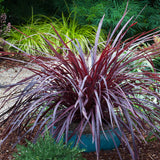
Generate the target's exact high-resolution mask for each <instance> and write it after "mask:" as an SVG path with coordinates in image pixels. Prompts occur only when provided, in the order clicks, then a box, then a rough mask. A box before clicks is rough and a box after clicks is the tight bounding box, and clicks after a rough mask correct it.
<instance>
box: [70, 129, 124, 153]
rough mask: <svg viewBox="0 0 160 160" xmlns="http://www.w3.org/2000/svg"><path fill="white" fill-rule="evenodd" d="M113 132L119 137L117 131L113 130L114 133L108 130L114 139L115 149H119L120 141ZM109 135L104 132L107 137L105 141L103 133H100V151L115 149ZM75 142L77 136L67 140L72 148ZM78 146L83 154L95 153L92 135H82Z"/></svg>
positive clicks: (107, 132)
mask: <svg viewBox="0 0 160 160" xmlns="http://www.w3.org/2000/svg"><path fill="white" fill-rule="evenodd" d="M114 132H117V134H119V135H120V132H119V129H118V128H115V129H114V131H113V130H110V133H111V135H112V137H113V138H114V141H115V143H116V145H117V147H119V145H120V143H121V142H120V139H119V138H118V137H117V135H116V134H115V133H114ZM110 133H109V131H108V130H106V131H105V134H106V137H107V139H106V138H105V136H104V134H103V132H102V131H101V133H100V150H111V149H114V148H115V145H114V142H113V140H112V137H111V135H110ZM76 140H77V135H74V136H73V137H72V138H71V139H70V140H69V143H72V144H73V146H74V144H75V142H76ZM78 146H79V148H80V149H84V150H85V152H95V151H96V148H95V143H92V134H82V136H81V140H80V142H79V144H78Z"/></svg>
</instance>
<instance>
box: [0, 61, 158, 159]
mask: <svg viewBox="0 0 160 160" xmlns="http://www.w3.org/2000/svg"><path fill="white" fill-rule="evenodd" d="M10 66H11V67H14V66H17V64H16V62H12V64H11V62H10V61H9V60H3V61H0V68H2V67H4V68H7V67H10ZM5 127H6V126H5V125H4V126H1V127H0V137H1V134H2V133H3V131H4V128H5ZM33 135H34V133H32V134H30V135H27V136H26V137H25V138H26V139H28V140H31V139H32V138H33ZM128 137H129V138H130V135H129V134H128ZM16 139H17V132H16V131H15V132H14V133H13V134H12V135H10V136H9V137H8V139H7V140H6V141H5V142H4V143H3V145H2V146H1V148H0V160H12V159H13V157H12V154H13V152H16V151H17V150H16V148H13V147H12V146H13V144H14V143H15V142H16ZM20 144H21V145H26V143H25V141H24V140H23V141H21V142H20ZM138 149H139V157H140V160H160V141H159V140H154V141H150V142H148V143H147V144H145V143H142V144H139V145H138ZM119 151H120V154H121V156H122V159H123V160H131V159H132V158H131V156H130V154H129V152H128V150H127V149H126V148H125V147H124V146H122V145H120V147H119ZM82 155H83V157H84V158H86V160H96V153H95V152H91V153H82ZM100 160H119V157H118V154H117V151H116V150H111V151H100Z"/></svg>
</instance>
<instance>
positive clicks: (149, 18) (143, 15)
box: [70, 0, 160, 36]
mask: <svg viewBox="0 0 160 160" xmlns="http://www.w3.org/2000/svg"><path fill="white" fill-rule="evenodd" d="M126 4H127V0H124V1H118V0H107V1H106V0H99V1H97V0H81V1H78V0H75V1H74V5H73V6H71V7H70V8H71V10H73V11H75V12H77V15H78V17H77V18H78V20H79V22H80V23H81V24H86V23H87V24H91V25H97V24H98V23H99V20H100V19H101V17H102V16H103V14H105V18H104V22H103V28H104V29H105V30H107V32H109V30H110V29H113V27H114V26H115V25H116V24H117V22H118V21H119V19H120V18H121V17H122V15H123V12H124V10H125V8H126ZM145 5H146V6H145ZM158 5H159V6H160V2H159V3H158V1H156V2H155V3H154V5H153V6H151V4H150V3H149V2H148V1H136V0H130V1H129V6H128V9H129V12H128V14H127V15H126V17H125V19H124V22H123V23H122V26H123V25H124V24H125V23H126V22H127V21H128V20H129V19H130V17H131V16H134V18H137V19H136V22H138V23H137V24H136V25H135V26H134V27H133V28H132V29H131V30H130V31H129V32H128V36H132V35H134V34H137V33H139V32H141V31H144V30H148V29H153V28H155V27H157V26H160V21H159V20H158V19H160V8H159V7H158ZM144 6H145V9H144V10H143V8H144Z"/></svg>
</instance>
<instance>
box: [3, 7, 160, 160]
mask: <svg viewBox="0 0 160 160" xmlns="http://www.w3.org/2000/svg"><path fill="white" fill-rule="evenodd" d="M126 14H127V9H126V11H125V12H124V15H123V17H122V18H121V20H120V21H119V23H118V24H117V26H116V27H115V29H114V30H113V32H112V33H111V34H110V35H109V36H108V38H107V41H106V47H105V49H104V50H103V51H102V53H101V54H100V55H98V56H97V52H98V51H97V48H98V37H99V34H100V30H101V26H102V22H103V18H104V17H103V18H102V20H101V21H100V23H99V27H98V31H97V34H96V37H95V46H94V47H93V48H92V49H91V50H90V58H88V59H87V58H86V57H85V56H84V55H85V54H84V53H83V51H82V49H81V46H80V45H79V46H76V48H77V52H78V53H79V56H77V55H76V54H74V53H73V52H72V50H70V48H69V47H68V46H67V44H66V43H65V42H64V41H63V40H62V38H61V37H60V36H59V34H58V32H57V31H56V30H55V28H54V27H53V29H54V30H55V32H56V33H57V35H58V36H59V39H60V41H61V43H62V44H63V47H62V48H61V50H62V51H63V53H64V54H63V55H62V54H59V53H58V52H57V50H56V49H55V48H54V47H53V46H52V42H50V41H49V40H47V39H45V41H46V43H47V44H48V46H49V48H50V49H51V50H52V51H53V52H54V53H55V55H54V56H50V55H47V56H48V57H46V58H44V57H41V56H39V57H38V56H37V57H35V56H30V55H29V54H27V53H24V55H26V56H27V57H28V58H30V63H32V64H35V66H36V67H33V65H32V67H31V65H28V66H24V68H27V69H29V70H30V71H32V72H33V75H32V76H30V77H27V78H25V79H23V80H21V81H19V82H18V83H16V84H12V85H9V86H7V91H8V92H9V91H10V89H12V92H9V94H8V96H7V97H5V99H4V101H3V103H2V105H1V109H3V108H4V107H5V104H6V103H7V102H8V101H9V100H13V99H15V102H14V104H13V105H12V106H11V107H9V108H8V109H7V110H5V112H4V113H1V115H0V118H1V119H2V121H1V122H0V125H3V124H5V123H7V124H9V125H8V126H7V127H6V129H5V132H4V133H3V140H2V142H1V144H2V143H3V142H4V141H5V140H6V139H7V137H8V136H9V135H10V134H11V133H12V132H13V131H15V130H17V129H18V131H19V132H18V133H19V135H20V138H23V137H24V136H25V135H26V134H27V133H29V132H32V131H33V130H34V129H35V128H36V131H37V134H36V136H35V140H36V138H37V137H38V135H40V134H43V133H44V132H45V130H44V128H45V125H47V127H48V129H53V130H52V131H53V135H54V136H55V138H56V139H57V141H59V140H60V139H61V137H62V136H63V135H64V134H65V137H66V141H67V140H68V139H69V138H71V137H70V136H69V135H70V134H69V129H70V126H71V124H72V123H77V126H76V128H75V129H73V132H72V133H73V134H72V135H71V136H73V135H74V134H77V135H78V139H77V143H78V142H79V140H80V137H81V135H82V133H83V131H84V129H85V127H86V125H87V124H89V126H90V130H91V133H92V137H93V141H94V142H95V146H96V153H97V159H99V152H100V131H102V132H103V133H104V134H105V132H104V130H105V129H113V128H115V127H117V128H118V129H119V131H120V135H119V134H118V133H117V132H116V131H114V132H116V134H117V136H118V137H119V138H120V139H121V141H122V142H123V143H122V144H125V146H126V147H128V150H129V152H130V154H131V156H132V159H133V160H136V159H139V158H138V151H137V145H136V144H137V142H140V141H141V140H145V138H144V137H143V133H144V131H147V130H150V131H151V130H152V131H153V134H154V135H155V136H157V137H158V135H157V133H159V132H160V130H159V129H158V127H156V125H155V124H158V125H159V124H160V118H159V117H160V112H159V111H160V105H159V103H158V102H159V100H160V95H159V93H158V92H159V90H160V74H159V73H156V72H150V71H147V70H145V68H146V66H140V67H139V70H140V71H139V72H132V71H133V70H134V69H135V66H136V65H135V64H136V63H135V62H136V61H137V60H138V63H139V60H141V61H143V60H148V62H150V63H151V64H152V60H151V58H152V57H156V56H158V54H159V49H160V48H158V47H155V46H150V47H148V48H144V49H142V50H138V49H137V46H138V45H140V44H141V43H144V42H148V41H151V40H152V37H153V35H157V36H158V35H159V31H150V32H148V33H142V34H140V35H138V36H135V37H132V38H130V39H128V40H126V41H123V40H122V39H123V37H124V36H125V34H126V32H127V31H128V29H130V28H131V27H132V26H133V25H134V23H132V24H131V25H129V23H130V22H131V20H132V19H133V17H131V18H130V20H129V21H128V22H127V23H126V24H125V25H124V26H123V27H122V29H121V30H120V31H119V32H118V33H117V34H116V31H117V29H118V28H119V27H120V25H121V23H122V21H123V19H124V17H125V15H126ZM127 26H128V27H127ZM6 43H7V42H6ZM77 43H78V42H77ZM73 44H74V42H73ZM58 50H59V48H58ZM43 54H45V53H43ZM90 59H91V62H90V63H89V60H90ZM132 64H134V65H132ZM136 67H137V66H136ZM153 68H154V67H153ZM22 85H25V87H24V89H23V90H22V89H20V88H21V87H22ZM4 87H5V86H4ZM151 97H154V98H155V99H156V100H155V101H152V100H151V99H152V98H151ZM5 115H6V116H7V118H6V119H5V120H3V117H4V116H5ZM31 123H32V125H30V124H31ZM53 126H56V127H53ZM37 128H38V130H37ZM24 129H25V134H23V135H21V133H22V131H23V130H24ZM23 133H24V132H23ZM128 133H130V134H131V137H132V142H131V143H130V142H129V140H128V138H127V134H128ZM106 139H107V137H106ZM19 140H20V139H19ZM113 141H114V140H113ZM115 147H116V149H117V152H118V154H119V157H120V159H122V158H121V155H120V153H119V150H118V147H117V146H115Z"/></svg>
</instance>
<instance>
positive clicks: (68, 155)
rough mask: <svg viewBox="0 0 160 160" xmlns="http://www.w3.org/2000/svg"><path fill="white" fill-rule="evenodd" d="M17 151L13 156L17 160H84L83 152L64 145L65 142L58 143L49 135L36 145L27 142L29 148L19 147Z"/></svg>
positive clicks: (39, 140)
mask: <svg viewBox="0 0 160 160" xmlns="http://www.w3.org/2000/svg"><path fill="white" fill-rule="evenodd" d="M17 150H18V152H17V153H14V154H13V157H14V158H15V160H84V158H83V157H82V155H81V152H82V150H80V149H78V148H77V147H74V148H71V147H70V145H64V144H63V140H61V141H60V142H59V143H56V142H55V140H54V139H53V138H52V137H51V135H49V133H46V134H45V137H44V138H42V137H40V138H39V139H38V140H37V142H36V143H35V144H34V143H31V142H29V141H27V147H25V146H23V145H17Z"/></svg>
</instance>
